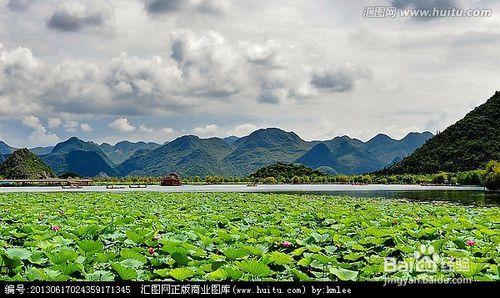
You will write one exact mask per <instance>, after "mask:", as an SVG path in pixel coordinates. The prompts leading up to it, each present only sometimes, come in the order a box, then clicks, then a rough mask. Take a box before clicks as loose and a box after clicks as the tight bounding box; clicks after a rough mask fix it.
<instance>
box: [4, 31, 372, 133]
mask: <svg viewBox="0 0 500 298" xmlns="http://www.w3.org/2000/svg"><path fill="white" fill-rule="evenodd" d="M170 41H171V44H170V45H171V48H170V57H166V58H161V57H160V56H153V57H151V58H139V57H136V56H130V55H128V54H127V53H121V54H119V55H118V56H116V57H114V58H111V59H109V60H102V61H99V62H92V61H83V60H77V59H66V60H63V61H61V62H59V63H48V62H46V61H44V60H41V59H39V58H37V57H35V56H34V55H33V53H32V51H31V50H30V49H29V48H23V47H20V48H17V49H14V50H11V51H9V50H7V49H3V48H0V82H1V84H0V104H2V106H3V107H5V108H2V110H0V115H14V114H17V115H19V114H21V115H28V114H36V115H41V113H46V114H47V115H50V117H52V118H58V117H61V118H65V117H63V116H66V117H67V116H68V115H70V116H71V115H82V114H87V115H95V114H98V115H114V116H137V115H152V116H156V115H170V114H173V113H176V114H185V113H195V112H197V111H206V110H207V109H211V108H212V106H214V107H215V106H216V104H214V105H212V104H211V102H210V101H212V100H213V101H214V102H215V103H217V102H224V103H225V104H239V103H242V102H243V101H254V102H263V103H271V104H281V103H285V102H288V101H296V102H304V101H306V100H308V99H310V98H314V97H315V96H316V95H318V94H319V93H320V92H321V93H328V92H341V91H345V90H350V89H352V87H353V86H354V84H353V82H354V81H356V80H358V79H361V78H364V77H367V75H366V73H368V72H369V71H368V69H367V68H366V67H359V66H355V65H349V66H343V67H341V68H339V69H340V70H338V71H337V72H338V73H335V72H334V73H333V74H332V73H330V72H320V71H318V70H317V69H316V68H315V67H314V66H311V65H307V64H301V63H295V62H294V61H293V60H292V59H291V57H290V56H291V55H289V54H290V49H291V47H289V46H284V45H282V44H281V43H277V42H274V41H268V42H264V43H261V44H255V43H250V42H235V43H231V42H230V41H229V40H228V39H226V38H225V37H224V36H223V35H222V34H220V33H218V32H215V31H208V32H207V33H206V34H203V35H197V34H195V33H194V32H192V31H191V30H175V31H173V32H171V34H170ZM294 55H295V54H294ZM324 67H327V65H324ZM337 68H338V67H337ZM328 69H336V68H335V67H334V66H331V67H330V68H328ZM313 75H315V76H313ZM26 86H30V88H26ZM74 129H75V128H74Z"/></svg>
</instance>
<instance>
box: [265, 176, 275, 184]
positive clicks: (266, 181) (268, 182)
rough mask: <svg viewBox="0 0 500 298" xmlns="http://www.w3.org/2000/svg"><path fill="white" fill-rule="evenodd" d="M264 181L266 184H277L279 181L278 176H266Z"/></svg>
mask: <svg viewBox="0 0 500 298" xmlns="http://www.w3.org/2000/svg"><path fill="white" fill-rule="evenodd" d="M262 183H264V184H276V183H278V181H276V178H274V177H266V178H264V180H263V181H262Z"/></svg>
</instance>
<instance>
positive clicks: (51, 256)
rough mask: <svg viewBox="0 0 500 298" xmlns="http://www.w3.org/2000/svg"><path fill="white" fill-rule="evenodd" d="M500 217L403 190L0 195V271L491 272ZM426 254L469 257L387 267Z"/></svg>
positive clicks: (377, 275) (36, 276) (494, 274)
mask: <svg viewBox="0 0 500 298" xmlns="http://www.w3.org/2000/svg"><path fill="white" fill-rule="evenodd" d="M499 227H500V210H499V208H498V207H471V206H459V205H453V204H445V203H418V202H408V201H401V200H383V199H363V198H350V197H334V196H319V195H288V194H227V193H226V194H199V193H184V194H166V193H140V192H136V193H85V194H83V193H59V194H47V193H46V194H42V193H40V194H0V279H1V280H16V281H17V280H19V281H25V280H29V281H35V280H44V281H66V280H89V281H120V280H141V281H148V280H179V281H184V280H233V281H259V280H278V281H285V280H302V281H306V280H359V281H364V280H383V279H385V278H388V277H389V278H390V277H401V278H405V277H414V278H429V276H431V277H450V278H460V277H463V278H470V279H474V280H498V279H499V267H498V262H499V260H500V252H499V251H500V235H499ZM426 254H429V256H432V260H434V261H436V258H438V259H439V258H440V259H442V260H451V261H452V262H454V261H456V260H467V261H468V263H467V266H465V267H463V268H458V269H460V270H458V269H457V268H455V267H453V268H452V270H450V268H448V269H447V270H445V269H446V268H445V267H441V265H440V266H439V267H438V268H437V270H419V269H418V268H411V267H409V268H404V267H402V268H399V267H398V269H397V270H389V269H391V268H387V267H386V265H387V260H388V259H390V260H397V263H394V262H393V263H391V264H392V265H391V266H393V267H394V266H396V264H399V265H400V264H412V262H411V261H412V260H413V261H415V260H416V259H419V258H420V259H422V258H423V257H427V256H426ZM428 259H430V258H428ZM414 263H415V262H414ZM399 265H397V266H399ZM392 269H394V268H392Z"/></svg>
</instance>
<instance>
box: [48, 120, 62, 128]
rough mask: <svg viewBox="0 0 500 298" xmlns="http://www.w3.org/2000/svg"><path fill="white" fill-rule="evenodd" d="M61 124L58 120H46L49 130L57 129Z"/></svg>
mask: <svg viewBox="0 0 500 298" xmlns="http://www.w3.org/2000/svg"><path fill="white" fill-rule="evenodd" d="M61 124H62V120H61V119H59V118H49V119H48V125H49V128H51V129H52V128H57V127H59V126H61Z"/></svg>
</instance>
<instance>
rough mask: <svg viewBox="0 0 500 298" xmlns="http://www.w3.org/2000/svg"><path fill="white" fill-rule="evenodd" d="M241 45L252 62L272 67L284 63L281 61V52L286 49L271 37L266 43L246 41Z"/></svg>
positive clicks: (246, 56)
mask: <svg viewBox="0 0 500 298" xmlns="http://www.w3.org/2000/svg"><path fill="white" fill-rule="evenodd" d="M240 47H241V48H242V49H243V50H244V51H245V58H246V59H247V61H248V62H250V63H254V64H260V65H267V66H271V67H278V66H280V65H282V64H283V61H280V59H281V57H280V54H281V53H282V52H283V51H284V49H283V46H282V45H281V44H280V43H279V42H277V41H276V40H272V39H271V40H268V41H267V42H266V43H264V44H256V43H251V42H249V41H245V42H242V43H240Z"/></svg>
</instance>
